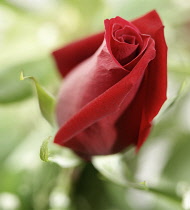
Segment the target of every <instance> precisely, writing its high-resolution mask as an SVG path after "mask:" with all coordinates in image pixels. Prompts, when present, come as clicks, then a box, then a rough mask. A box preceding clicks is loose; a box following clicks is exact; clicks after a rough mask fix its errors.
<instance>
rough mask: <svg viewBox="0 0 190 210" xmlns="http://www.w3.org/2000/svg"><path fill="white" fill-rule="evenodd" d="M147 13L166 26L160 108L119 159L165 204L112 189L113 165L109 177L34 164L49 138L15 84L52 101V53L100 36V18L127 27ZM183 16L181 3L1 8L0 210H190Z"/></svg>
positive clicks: (188, 4)
mask: <svg viewBox="0 0 190 210" xmlns="http://www.w3.org/2000/svg"><path fill="white" fill-rule="evenodd" d="M152 9H156V10H157V11H158V13H159V14H160V16H161V18H162V20H163V22H164V25H165V34H166V40H167V44H168V48H169V56H168V66H169V74H168V76H169V88H168V102H167V103H166V105H165V107H164V108H163V110H162V112H161V113H160V115H159V116H158V117H157V119H156V120H155V126H154V128H153V131H152V133H151V135H150V137H149V138H148V140H147V142H146V144H145V145H144V146H143V148H142V149H141V150H140V152H139V153H138V154H137V155H136V156H134V154H133V151H128V152H126V154H125V155H124V162H125V164H126V163H127V167H128V168H129V169H130V170H131V174H130V175H129V174H128V175H129V176H132V177H133V178H132V179H133V180H136V181H138V182H142V181H146V182H147V184H148V186H151V187H154V188H155V189H157V190H158V191H159V190H160V191H162V192H166V194H168V195H169V196H168V197H167V196H163V195H161V194H159V193H151V192H146V191H140V190H134V189H132V188H128V187H123V186H120V185H119V183H120V181H121V177H120V176H119V175H117V174H116V175H115V174H114V173H117V172H118V170H117V167H118V166H119V163H118V162H117V161H116V162H114V161H113V162H111V165H112V166H110V168H107V169H106V170H107V172H108V174H109V176H108V177H107V178H105V176H104V177H103V175H101V173H102V174H104V169H105V168H104V169H102V168H101V166H102V161H101V160H100V161H99V160H98V161H97V162H96V164H94V165H95V167H93V166H92V165H91V164H87V165H84V164H82V166H78V168H77V169H76V168H74V167H60V166H58V165H57V164H53V163H52V164H50V163H44V162H42V161H41V160H40V158H39V150H40V146H41V144H42V141H43V140H44V139H45V138H46V137H47V136H50V135H51V136H53V135H54V133H55V130H54V129H53V128H51V126H50V125H49V124H48V123H47V122H46V121H45V120H44V119H43V118H42V116H41V113H40V110H39V107H38V101H37V98H36V94H35V91H34V88H33V87H32V85H31V82H30V81H20V80H19V75H20V72H21V71H24V73H25V75H30V76H34V77H35V78H36V79H37V80H38V81H39V83H40V84H42V85H43V86H44V87H45V88H46V89H48V90H49V91H50V92H51V93H52V94H53V95H55V96H56V94H57V91H58V88H59V84H60V77H59V75H58V73H57V72H56V67H55V64H54V62H53V59H52V57H51V52H52V51H53V50H54V49H56V48H58V47H60V46H62V45H64V44H65V43H67V42H69V41H72V40H74V39H76V38H81V37H83V36H86V35H89V34H92V33H94V32H98V31H101V30H103V28H104V25H103V20H104V19H106V18H112V17H115V16H121V17H123V18H125V19H128V20H131V19H133V18H136V17H139V16H140V15H143V14H144V13H146V12H148V11H150V10H152ZM189 13H190V1H188V0H180V1H179V0H159V1H158V0H155V1H152V0H91V1H88V0H83V1H81V0H9V1H8V0H7V1H5V0H1V1H0V50H1V55H0V209H1V210H16V209H19V210H30V209H35V210H46V209H52V210H61V209H63V210H141V209H142V210H181V209H186V210H187V209H190V93H189V78H190V62H189V54H190V40H189V37H190V17H189ZM184 81H185V83H184ZM182 83H183V87H182V88H181V91H179V89H180V87H181V84H182ZM172 101H173V103H172ZM170 103H172V104H171V106H169V108H167V110H166V111H164V110H165V109H166V107H167V106H168V104H170ZM103 164H104V163H103ZM106 164H108V165H110V162H109V160H108V163H107V162H106ZM95 168H96V169H95ZM107 172H106V173H107ZM78 174H80V176H79V175H78ZM104 175H105V174H104ZM128 175H126V179H128V177H127V176H128ZM113 176H115V177H117V180H115V181H113V178H114V177H113ZM109 178H110V180H109ZM114 182H116V183H114ZM117 182H118V184H117ZM170 195H171V196H170ZM174 195H177V198H178V197H179V198H180V199H182V203H181V201H178V199H177V198H175V196H174Z"/></svg>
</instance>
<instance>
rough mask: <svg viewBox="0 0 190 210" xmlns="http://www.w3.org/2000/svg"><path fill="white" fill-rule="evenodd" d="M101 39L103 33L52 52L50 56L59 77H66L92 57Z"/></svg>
mask: <svg viewBox="0 0 190 210" xmlns="http://www.w3.org/2000/svg"><path fill="white" fill-rule="evenodd" d="M103 39H104V32H103V33H99V34H95V35H93V36H90V37H87V38H85V39H81V40H79V41H76V42H73V43H71V44H68V45H67V46H65V47H63V48H61V49H58V50H56V51H54V52H53V53H52V54H53V56H54V58H55V61H56V64H57V67H58V69H59V72H60V73H61V75H62V76H63V77H64V76H66V75H67V73H69V72H70V70H72V68H74V67H75V66H76V65H77V64H79V63H81V62H82V61H83V60H85V59H87V58H88V57H90V56H91V55H93V54H94V53H95V52H96V50H97V49H98V48H99V47H100V45H101V44H102V42H103Z"/></svg>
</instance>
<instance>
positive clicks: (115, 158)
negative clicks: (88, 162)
mask: <svg viewBox="0 0 190 210" xmlns="http://www.w3.org/2000/svg"><path fill="white" fill-rule="evenodd" d="M92 164H93V165H94V167H95V168H96V169H97V170H98V171H99V172H100V173H101V174H102V175H103V176H104V177H105V178H107V179H108V180H110V181H112V182H114V183H116V184H119V185H121V186H125V187H133V188H136V189H141V190H147V189H148V188H147V185H146V182H145V181H143V182H140V183H135V182H134V179H133V175H132V172H131V170H130V169H129V167H128V165H127V163H126V160H125V155H124V154H121V153H118V154H114V155H107V156H95V157H93V159H92Z"/></svg>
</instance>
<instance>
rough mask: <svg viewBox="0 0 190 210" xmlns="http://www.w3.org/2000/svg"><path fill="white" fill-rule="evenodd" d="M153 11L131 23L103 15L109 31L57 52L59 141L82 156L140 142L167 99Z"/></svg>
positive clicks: (159, 35)
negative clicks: (62, 77)
mask: <svg viewBox="0 0 190 210" xmlns="http://www.w3.org/2000/svg"><path fill="white" fill-rule="evenodd" d="M163 28H164V27H163V25H162V22H161V20H160V18H159V16H158V14H157V13H156V11H152V12H150V13H148V14H146V15H145V16H143V17H140V18H138V19H136V20H134V21H132V22H128V21H126V20H124V19H122V18H120V17H116V18H112V19H110V20H105V32H103V33H99V34H96V35H93V36H90V37H88V38H86V39H83V40H79V41H77V42H73V43H71V44H69V45H67V46H65V47H63V48H61V49H59V50H57V51H55V52H53V56H54V58H55V61H56V64H57V66H58V69H59V71H60V73H61V75H62V76H64V79H63V83H62V85H61V88H60V91H59V95H58V101H57V109H56V116H57V121H58V124H59V126H60V129H59V131H58V132H57V134H56V136H55V143H57V144H60V145H62V146H66V147H69V148H71V149H72V150H73V151H75V152H76V153H77V154H78V155H80V156H81V157H84V158H86V159H90V157H91V156H93V155H108V154H112V153H116V152H120V151H122V150H123V149H125V148H126V147H127V146H129V145H132V144H133V145H137V149H139V148H140V147H141V145H142V144H143V142H144V141H145V140H146V138H147V136H148V134H149V132H150V128H151V123H152V120H153V118H154V117H155V116H156V115H157V113H158V111H159V110H160V108H161V106H162V104H163V103H164V101H165V100H166V88H167V46H166V43H165V39H164V32H163Z"/></svg>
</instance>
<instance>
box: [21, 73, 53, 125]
mask: <svg viewBox="0 0 190 210" xmlns="http://www.w3.org/2000/svg"><path fill="white" fill-rule="evenodd" d="M24 79H31V80H32V81H33V82H34V84H35V87H36V91H37V95H38V102H39V106H40V111H41V113H42V115H43V117H44V118H45V119H46V120H47V121H48V122H49V123H50V124H51V125H55V117H54V113H55V99H54V97H53V96H52V95H51V94H50V93H49V92H48V91H47V90H45V89H44V88H43V87H42V86H41V85H40V84H39V83H38V82H37V80H36V79H35V78H34V77H32V76H24V75H23V72H21V74H20V80H24Z"/></svg>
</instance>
